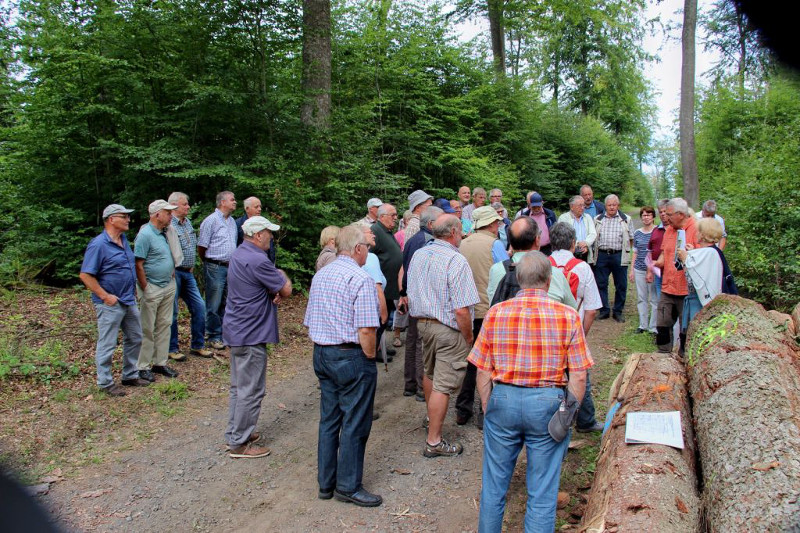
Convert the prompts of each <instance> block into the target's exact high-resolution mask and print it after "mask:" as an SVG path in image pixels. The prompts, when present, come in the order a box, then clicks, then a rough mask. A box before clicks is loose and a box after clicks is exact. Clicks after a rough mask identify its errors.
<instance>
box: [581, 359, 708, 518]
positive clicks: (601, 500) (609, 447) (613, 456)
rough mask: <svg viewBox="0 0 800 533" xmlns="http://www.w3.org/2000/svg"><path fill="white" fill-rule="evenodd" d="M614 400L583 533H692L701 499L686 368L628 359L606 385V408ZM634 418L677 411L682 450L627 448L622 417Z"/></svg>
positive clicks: (649, 446)
mask: <svg viewBox="0 0 800 533" xmlns="http://www.w3.org/2000/svg"><path fill="white" fill-rule="evenodd" d="M617 401H619V403H620V407H619V408H618V409H617V411H616V413H615V414H614V418H613V419H612V423H611V427H610V428H609V430H608V431H607V432H606V434H605V435H603V441H602V446H601V448H600V454H599V457H598V459H597V467H596V470H595V475H594V482H593V483H592V489H591V491H590V492H589V501H588V503H587V505H586V510H585V511H584V514H583V521H582V523H581V531H584V532H592V533H601V532H607V531H608V532H611V531H620V532H627V531H631V532H633V531H636V532H644V531H652V532H659V533H661V532H665V531H669V532H670V533H680V532H684V531H685V532H692V533H696V532H697V531H698V530H699V527H700V500H699V498H698V492H697V478H696V475H695V470H696V468H695V444H694V433H693V431H692V424H691V410H690V408H689V395H688V392H687V389H686V371H685V368H684V365H683V364H682V363H681V362H680V361H678V360H676V359H674V358H673V357H672V356H670V355H666V354H658V353H648V354H632V355H631V356H630V358H629V359H628V361H627V363H626V364H625V367H624V368H623V369H622V372H620V374H619V376H617V379H616V380H615V381H614V384H613V385H612V386H611V393H610V396H609V408H611V407H612V406H613V405H614V404H615V403H616V402H617ZM636 411H644V412H663V411H680V413H681V423H682V426H683V440H684V446H685V447H684V449H683V450H678V449H676V448H672V447H669V446H664V445H658V444H625V419H626V414H627V413H628V412H636Z"/></svg>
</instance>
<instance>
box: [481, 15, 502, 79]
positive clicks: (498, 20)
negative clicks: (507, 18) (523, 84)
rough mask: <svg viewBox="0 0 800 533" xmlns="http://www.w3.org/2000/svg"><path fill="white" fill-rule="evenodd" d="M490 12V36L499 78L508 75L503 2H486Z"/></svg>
mask: <svg viewBox="0 0 800 533" xmlns="http://www.w3.org/2000/svg"><path fill="white" fill-rule="evenodd" d="M486 4H487V7H488V10H489V34H490V35H491V38H492V58H493V59H494V71H495V73H496V74H497V77H498V78H502V77H504V76H505V75H506V32H505V27H504V24H503V0H486Z"/></svg>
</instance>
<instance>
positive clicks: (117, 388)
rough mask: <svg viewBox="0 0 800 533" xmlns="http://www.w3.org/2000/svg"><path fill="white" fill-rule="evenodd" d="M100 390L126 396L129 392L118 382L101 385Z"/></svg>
mask: <svg viewBox="0 0 800 533" xmlns="http://www.w3.org/2000/svg"><path fill="white" fill-rule="evenodd" d="M100 390H102V391H103V392H105V393H106V394H108V395H109V396H117V397H118V396H125V395H126V394H127V393H126V392H125V390H124V389H123V388H122V387H120V386H119V385H117V384H116V383H112V384H111V385H109V386H108V387H100Z"/></svg>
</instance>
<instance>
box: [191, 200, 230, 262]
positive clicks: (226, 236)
mask: <svg viewBox="0 0 800 533" xmlns="http://www.w3.org/2000/svg"><path fill="white" fill-rule="evenodd" d="M236 234H237V229H236V221H235V220H234V219H233V217H232V216H228V218H225V216H224V215H223V214H222V211H220V210H219V209H215V210H214V212H213V213H211V214H210V215H209V216H207V217H206V218H205V220H203V222H202V223H201V224H200V237H199V238H198V239H197V246H202V247H203V248H205V249H206V257H208V258H209V259H215V260H217V261H230V259H231V255H233V251H234V250H235V249H236Z"/></svg>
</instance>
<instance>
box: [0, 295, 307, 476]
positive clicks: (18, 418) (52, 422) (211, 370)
mask: <svg viewBox="0 0 800 533" xmlns="http://www.w3.org/2000/svg"><path fill="white" fill-rule="evenodd" d="M181 309H182V311H181V314H180V317H179V328H180V329H179V331H180V338H181V341H182V345H181V348H182V349H183V350H185V353H188V351H189V347H188V342H189V315H188V313H187V312H186V310H185V309H184V308H183V306H181ZM304 309H305V299H304V298H303V297H302V296H294V297H292V298H291V299H289V300H287V301H285V302H283V303H282V304H281V309H280V313H281V341H282V342H281V344H280V345H279V346H278V347H276V348H275V349H274V350H273V351H272V353H271V354H270V356H269V365H268V378H269V379H270V380H274V381H282V380H284V379H288V378H290V377H292V376H293V375H295V373H296V370H297V368H298V366H299V365H300V364H303V363H305V362H307V360H308V357H307V353H308V351H309V349H308V337H307V336H306V333H305V329H304V328H303V327H302V319H303V312H304ZM95 320H96V319H95V313H94V309H93V307H92V304H91V301H90V300H89V296H88V293H87V292H86V291H83V290H57V289H48V288H32V289H26V290H19V291H15V292H10V291H4V292H2V293H0V465H5V466H7V467H9V468H10V469H11V470H12V471H14V472H15V473H16V475H17V477H18V478H19V479H20V481H21V482H23V483H25V484H30V483H35V482H36V481H37V480H38V479H40V478H41V476H42V475H44V474H46V473H48V472H50V471H52V470H55V469H57V468H58V469H61V471H62V472H63V473H64V474H65V475H69V474H70V472H74V471H76V470H77V469H79V468H81V467H82V466H86V465H89V464H97V463H101V462H103V460H104V459H105V458H106V457H108V456H109V455H110V454H116V453H120V452H122V451H124V450H130V449H134V448H136V447H138V446H142V445H144V444H145V443H146V442H147V441H148V440H149V439H150V437H152V436H153V435H155V434H156V433H158V432H161V431H163V429H162V428H163V427H164V426H165V425H166V424H167V423H168V421H169V423H175V421H181V420H191V419H192V418H193V414H194V413H198V412H201V411H202V409H203V405H205V403H204V402H207V401H217V400H219V399H222V398H226V397H227V392H228V386H229V373H228V367H227V365H223V364H220V363H219V362H216V361H215V360H214V359H204V358H199V357H191V356H190V357H189V358H188V359H187V360H186V361H185V362H171V363H170V365H171V366H172V367H173V368H175V369H176V370H178V372H180V376H179V377H178V378H177V379H175V380H166V379H159V380H158V382H157V383H156V384H154V385H152V386H150V387H146V388H133V387H131V388H128V387H126V392H127V393H128V394H127V396H125V397H122V398H112V397H109V396H108V395H106V394H105V393H104V392H103V391H101V390H100V389H99V388H98V387H97V385H96V374H95V364H94V346H95V342H96V323H95ZM113 374H114V377H115V380H119V379H120V374H121V349H120V348H118V349H117V352H116V353H115V354H114V360H113Z"/></svg>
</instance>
